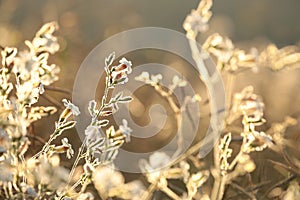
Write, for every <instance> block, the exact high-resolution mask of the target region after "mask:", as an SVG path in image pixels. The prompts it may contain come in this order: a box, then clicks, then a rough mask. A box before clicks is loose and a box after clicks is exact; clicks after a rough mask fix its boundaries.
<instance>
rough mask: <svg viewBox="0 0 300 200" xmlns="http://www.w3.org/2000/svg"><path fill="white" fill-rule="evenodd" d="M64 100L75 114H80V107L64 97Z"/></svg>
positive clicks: (66, 105)
mask: <svg viewBox="0 0 300 200" xmlns="http://www.w3.org/2000/svg"><path fill="white" fill-rule="evenodd" d="M62 102H63V103H64V106H65V107H66V108H67V109H70V110H71V112H72V113H73V115H74V116H78V115H79V114H80V111H79V108H78V107H77V106H75V105H74V104H72V103H71V102H70V101H68V100H67V99H63V100H62Z"/></svg>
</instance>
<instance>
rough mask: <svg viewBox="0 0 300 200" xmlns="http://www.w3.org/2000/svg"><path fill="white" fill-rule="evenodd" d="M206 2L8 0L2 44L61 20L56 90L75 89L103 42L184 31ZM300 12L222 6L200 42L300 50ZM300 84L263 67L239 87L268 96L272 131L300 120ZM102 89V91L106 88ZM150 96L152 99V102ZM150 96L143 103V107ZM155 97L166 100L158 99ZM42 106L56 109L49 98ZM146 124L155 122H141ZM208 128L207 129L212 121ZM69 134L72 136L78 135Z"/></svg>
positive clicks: (276, 6)
mask: <svg viewBox="0 0 300 200" xmlns="http://www.w3.org/2000/svg"><path fill="white" fill-rule="evenodd" d="M198 3H199V1H197V0H159V1H157V0H156V1H146V0H139V1H137V0H109V1H108V0H89V1H86V0H64V1H61V0H26V1H19V0H9V1H5V0H0V44H1V45H2V46H16V47H20V48H25V45H24V43H23V41H24V40H26V39H29V40H31V39H32V38H33V36H34V34H35V32H36V31H37V30H38V29H39V28H40V27H41V26H42V24H44V23H46V22H49V21H57V22H58V23H59V26H60V29H59V31H58V32H57V33H56V34H55V35H57V36H58V37H59V43H60V46H61V49H60V52H58V53H57V54H56V55H54V56H51V62H52V63H55V64H58V65H59V66H60V67H61V74H60V80H59V81H58V82H56V83H55V84H54V86H56V87H62V88H65V89H68V90H70V91H71V90H72V86H73V81H74V78H75V75H76V72H77V69H78V68H79V67H80V64H81V63H82V61H83V60H84V59H85V57H86V56H87V55H88V54H89V52H90V51H91V50H92V49H93V48H94V47H95V46H96V45H97V44H99V43H100V42H102V41H103V40H105V39H106V38H108V37H110V36H112V35H113V34H116V33H119V32H121V31H124V30H128V29H132V28H136V27H145V26H154V27H164V28H169V29H173V30H176V31H179V32H182V33H184V30H183V28H182V23H183V21H184V19H185V17H186V15H187V14H189V13H190V11H191V10H192V9H193V8H196V7H197V5H198ZM299 8H300V1H299V0H284V1H282V0H263V1H262V0H251V1H250V0H247V1H246V0H226V1H224V0H215V1H214V5H213V8H212V11H213V17H212V19H211V22H210V30H209V32H208V33H205V35H203V36H201V37H200V42H203V41H204V39H205V37H206V36H208V35H210V34H212V33H215V32H218V33H220V34H221V35H225V36H228V37H230V38H231V39H232V40H233V42H234V43H235V44H236V46H238V47H240V48H243V49H245V50H249V49H250V48H251V47H257V48H258V50H262V49H264V48H265V47H266V46H267V44H269V43H274V44H276V45H277V46H278V47H279V48H281V47H283V46H286V45H298V46H299V45H300V21H299V18H300V12H299ZM128 57H129V59H131V60H132V62H133V64H135V63H136V64H141V63H147V62H150V61H151V62H153V61H156V62H159V63H165V64H170V65H171V64H172V63H173V64H174V63H176V65H177V66H178V65H181V64H182V66H181V69H183V68H184V65H185V63H184V61H182V60H180V59H179V58H176V56H175V57H174V55H169V54H166V53H164V52H159V51H153V52H151V51H145V52H142V53H141V52H137V54H134V53H132V54H129V55H128ZM177 61H178V62H177ZM174 65H175V64H174ZM179 69H180V67H179ZM190 76H192V75H190ZM299 78H300V70H299V69H293V70H285V71H282V72H280V73H274V72H271V71H270V70H268V69H260V70H259V72H258V73H253V72H247V73H244V74H240V75H238V76H237V77H236V83H238V84H234V88H233V90H234V91H240V90H241V89H242V88H244V87H245V86H247V85H253V86H254V88H255V92H256V93H257V94H259V95H262V96H263V99H264V102H265V104H266V112H265V118H266V119H267V120H268V122H267V124H266V125H264V126H263V127H262V129H263V130H266V129H267V128H268V127H270V126H271V124H272V123H273V122H280V121H282V120H283V119H284V117H285V116H286V115H291V116H293V117H295V118H298V117H299V116H300V106H299V103H300V95H299V92H300V82H299V81H298V80H299ZM99 84H100V86H99V91H100V93H101V83H99ZM102 86H103V85H102ZM142 93H143V92H142ZM47 94H48V95H49V96H50V97H51V98H52V99H53V101H54V102H58V103H59V102H60V100H61V99H62V98H71V95H70V94H67V93H59V92H54V91H48V92H47ZM144 94H147V93H144ZM150 95H151V93H150ZM148 96H149V93H148ZM143 98H144V100H146V99H147V96H144V97H143ZM143 98H142V97H141V99H140V102H142V103H143V102H144V100H143ZM151 98H158V97H157V96H155V95H154V96H152V97H151ZM135 103H138V102H135ZM41 104H52V103H51V102H49V101H47V100H45V99H43V100H42V103H41ZM149 104H151V103H149ZM202 109H205V108H202ZM57 117H58V114H56V115H55V116H52V117H50V118H48V119H43V120H42V121H41V122H40V123H38V124H36V127H37V129H36V130H37V131H36V133H37V134H38V135H40V136H41V137H43V138H47V137H48V135H49V134H50V133H51V131H49V129H50V130H53V127H54V121H55V120H56V119H57ZM49 119H50V120H51V121H50V122H49ZM136 120H137V121H138V119H136ZM46 121H47V123H45V122H46ZM51 122H53V123H51ZM146 122H147V118H145V120H144V121H143V120H142V121H140V122H138V123H140V124H143V123H144V124H145V123H146ZM170 123H171V124H172V123H174V121H173V122H170ZM200 123H201V122H200ZM45 124H46V125H45ZM52 124H53V125H52ZM204 126H207V123H205V122H204ZM68 134H70V135H72V132H70V133H68ZM72 137H74V138H75V139H76V138H77V137H78V136H77V134H73V136H72ZM286 137H287V138H289V139H292V140H294V141H299V140H300V136H299V125H297V126H296V127H293V128H291V129H288V132H287V133H286ZM77 139H78V138H77ZM74 141H78V143H77V144H76V142H75V147H76V146H78V145H79V144H80V140H74ZM150 146H151V145H150ZM158 146H159V145H158ZM149 148H150V147H149ZM144 150H147V149H144ZM152 150H153V149H152ZM274 156H276V155H274ZM264 159H265V158H264V157H263V156H260V157H258V160H261V162H262V163H263V162H264ZM259 162H260V161H259ZM262 166H263V167H262V170H263V171H264V173H265V174H264V175H265V176H266V177H268V176H269V175H270V176H272V175H271V174H268V173H273V172H272V170H271V171H270V170H269V171H268V166H266V165H265V164H262ZM260 178H261V179H264V177H260Z"/></svg>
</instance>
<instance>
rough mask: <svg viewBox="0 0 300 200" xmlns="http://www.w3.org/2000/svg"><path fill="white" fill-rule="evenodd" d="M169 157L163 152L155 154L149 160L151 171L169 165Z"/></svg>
mask: <svg viewBox="0 0 300 200" xmlns="http://www.w3.org/2000/svg"><path fill="white" fill-rule="evenodd" d="M170 160H171V158H170V156H168V155H167V154H166V153H164V152H155V153H154V154H152V155H151V156H150V158H149V164H150V166H151V167H152V168H153V169H157V168H161V167H166V165H168V164H169V163H170Z"/></svg>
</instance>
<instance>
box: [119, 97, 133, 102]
mask: <svg viewBox="0 0 300 200" xmlns="http://www.w3.org/2000/svg"><path fill="white" fill-rule="evenodd" d="M130 101H132V97H131V96H126V97H123V98H122V99H119V102H124V103H125V102H130Z"/></svg>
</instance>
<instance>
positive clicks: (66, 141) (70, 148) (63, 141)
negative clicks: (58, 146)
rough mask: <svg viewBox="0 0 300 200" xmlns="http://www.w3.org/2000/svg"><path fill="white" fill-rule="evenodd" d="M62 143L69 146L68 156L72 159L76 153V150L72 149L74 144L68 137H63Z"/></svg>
mask: <svg viewBox="0 0 300 200" xmlns="http://www.w3.org/2000/svg"><path fill="white" fill-rule="evenodd" d="M61 142H62V145H63V146H64V147H66V148H67V158H68V159H70V158H72V157H73V155H74V150H73V149H72V145H71V144H70V143H69V141H68V139H67V138H63V139H62V140H61Z"/></svg>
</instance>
